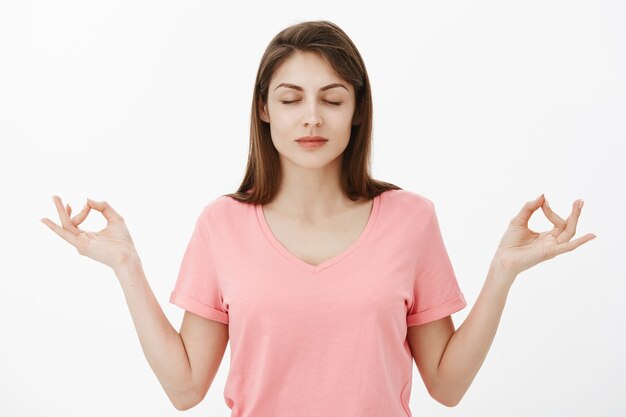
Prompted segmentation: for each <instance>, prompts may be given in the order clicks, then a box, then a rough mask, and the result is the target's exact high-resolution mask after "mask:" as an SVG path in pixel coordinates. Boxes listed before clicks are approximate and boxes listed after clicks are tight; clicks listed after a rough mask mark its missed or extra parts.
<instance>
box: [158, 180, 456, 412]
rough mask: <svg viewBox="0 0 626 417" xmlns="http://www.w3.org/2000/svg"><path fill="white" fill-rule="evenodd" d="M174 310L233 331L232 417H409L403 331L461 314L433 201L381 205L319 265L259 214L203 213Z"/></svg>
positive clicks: (224, 201)
mask: <svg viewBox="0 0 626 417" xmlns="http://www.w3.org/2000/svg"><path fill="white" fill-rule="evenodd" d="M170 302H172V303H173V304H175V305H177V306H180V307H182V308H184V309H186V310H188V311H190V312H192V313H195V314H198V315H200V316H203V317H206V318H207V319H211V320H217V321H219V322H222V323H227V324H228V328H229V343H230V368H229V374H228V379H227V382H226V387H225V389H224V399H225V401H226V404H227V406H228V407H229V408H231V417H322V416H324V417H327V416H342V417H348V416H349V417H355V416H358V417H370V416H371V417H386V416H390V417H403V416H404V417H406V416H411V412H410V410H409V398H410V395H411V384H412V370H413V363H414V362H413V357H412V355H411V351H410V349H409V345H408V341H407V339H406V335H407V328H408V327H409V326H414V325H418V324H422V323H427V322H430V321H433V320H437V319H440V318H443V317H446V316H448V315H450V314H452V313H455V312H457V311H459V310H461V309H462V308H464V307H465V306H466V302H465V298H464V296H463V294H462V292H461V291H460V289H459V286H458V283H457V280H456V277H455V274H454V271H453V269H452V265H451V263H450V259H449V258H448V254H447V251H446V249H445V246H444V243H443V239H442V236H441V232H440V229H439V223H438V220H437V216H436V213H435V209H434V204H433V202H432V201H430V200H428V199H427V198H425V197H422V196H420V195H418V194H415V193H413V192H410V191H406V190H389V191H385V192H384V193H382V194H380V195H378V196H376V197H375V198H374V203H373V206H372V212H371V214H370V219H369V221H368V223H367V226H366V227H365V229H364V230H363V232H362V234H361V235H360V237H359V238H358V239H357V241H355V242H354V243H353V244H352V245H351V246H350V247H349V248H347V249H346V250H345V251H343V252H342V253H340V254H339V255H337V256H335V257H333V258H332V259H329V260H327V261H325V262H323V263H321V264H319V265H317V266H313V265H310V264H308V263H306V262H304V261H302V260H301V259H299V258H297V257H296V256H294V255H293V254H291V253H290V252H289V251H288V250H287V249H286V248H285V247H283V246H282V245H281V244H280V242H279V241H278V240H277V239H276V238H275V237H274V235H273V234H272V232H271V230H270V228H269V226H268V224H267V223H266V221H265V217H264V216H263V211H262V208H261V205H251V204H245V203H240V202H238V201H236V200H234V199H232V198H230V197H226V196H220V197H218V198H216V199H215V200H213V201H211V202H209V203H208V204H207V205H205V206H204V208H203V209H202V211H201V213H200V215H199V218H198V220H197V222H196V224H195V229H194V231H193V234H192V236H191V240H190V242H189V244H188V246H187V249H186V251H185V254H184V257H183V261H182V264H181V267H180V272H179V275H178V279H177V281H176V285H175V288H174V290H173V292H172V294H171V298H170Z"/></svg>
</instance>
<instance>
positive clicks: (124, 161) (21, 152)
mask: <svg viewBox="0 0 626 417" xmlns="http://www.w3.org/2000/svg"><path fill="white" fill-rule="evenodd" d="M224 3H225V2H219V3H213V2H205V1H194V2H162V1H143V2H140V1H130V2H129V1H108V2H87V1H55V2H46V1H19V2H18V1H4V2H2V3H1V5H0V60H1V62H0V139H1V144H2V146H1V153H0V178H1V180H0V181H2V206H1V207H2V209H1V210H2V215H1V216H0V227H1V233H0V239H1V240H0V245H1V246H0V250H1V251H0V256H2V262H1V263H0V265H1V266H0V268H1V269H0V276H1V277H2V278H1V279H0V294H1V296H2V301H1V302H0V325H1V329H2V334H1V335H0V415H2V416H61V415H63V416H85V415H90V416H110V415H136V416H174V415H179V412H178V411H177V410H175V409H174V407H173V406H172V405H171V404H170V403H169V401H168V399H167V396H166V395H165V393H164V392H163V390H162V388H161V386H160V385H159V383H158V380H157V379H156V377H155V375H154V374H153V373H152V370H151V369H150V367H149V365H148V362H147V361H146V359H145V357H144V356H143V352H142V350H141V346H140V344H139V340H138V338H137V335H136V333H135V328H134V326H133V323H132V320H131V317H130V314H129V312H128V309H127V306H126V303H125V299H124V297H123V292H122V291H121V288H120V286H119V284H118V282H117V280H116V278H115V275H114V274H113V272H112V271H111V270H110V268H108V267H107V266H105V265H103V264H100V263H97V262H95V261H93V260H91V259H89V258H87V257H83V256H81V255H79V254H78V253H77V251H76V250H75V249H74V248H73V247H72V246H70V245H69V244H68V243H67V242H65V241H64V240H63V239H61V238H60V237H59V236H57V235H56V234H54V233H53V232H52V231H51V230H50V229H48V227H47V226H45V225H44V224H42V223H40V222H39V219H40V218H41V217H48V218H50V219H52V220H54V221H55V222H57V223H58V222H59V218H58V215H57V213H56V210H55V207H54V205H53V203H52V201H51V195H52V194H56V195H59V196H60V197H61V198H62V199H63V202H64V203H66V202H68V203H70V205H71V206H72V207H73V209H74V210H75V212H76V211H78V210H80V208H81V207H82V205H83V204H84V203H85V201H86V198H87V197H89V198H92V199H95V200H105V201H108V202H109V203H110V204H111V205H112V206H113V207H114V208H115V209H116V210H117V211H119V212H120V213H121V214H122V215H123V216H124V218H125V220H126V222H127V225H128V227H129V229H130V231H131V234H132V236H133V239H134V241H135V243H136V246H137V250H138V251H139V254H140V255H141V259H142V262H143V265H144V269H145V272H146V275H147V277H148V281H149V283H150V285H151V287H152V289H153V291H154V293H155V295H156V297H157V299H158V300H159V302H160V304H161V305H162V307H163V309H164V312H165V314H166V315H167V317H168V318H169V319H170V320H171V322H172V324H173V325H174V327H175V328H177V329H178V328H179V326H180V322H181V320H182V316H183V311H182V310H181V309H180V308H178V307H176V306H174V305H172V304H170V303H169V295H170V291H171V290H172V289H173V286H174V282H175V278H176V275H177V273H178V267H179V265H180V262H181V260H182V255H183V251H184V249H185V246H186V244H187V242H188V239H189V238H190V236H191V232H192V229H193V226H194V222H195V220H196V218H197V215H198V214H199V212H200V209H201V208H202V207H203V205H204V204H206V203H207V202H209V201H211V200H212V199H214V198H216V197H218V196H219V195H221V194H224V193H228V192H233V191H235V190H236V188H237V187H238V186H239V184H240V182H241V180H242V178H243V172H244V168H245V163H246V158H247V151H248V141H249V128H250V106H251V103H252V88H253V84H254V78H255V75H256V72H257V68H258V64H259V61H260V58H261V56H262V54H263V51H264V50H265V47H266V46H267V44H268V43H269V41H270V40H271V38H272V37H273V36H274V35H275V34H276V33H277V32H278V31H280V30H281V29H283V28H284V27H286V26H288V25H291V24H294V23H298V22H300V21H304V20H317V19H326V20H330V21H332V22H334V23H336V24H338V25H339V26H340V27H342V28H343V29H344V31H346V33H347V34H348V35H349V36H350V37H351V39H352V40H353V41H354V42H355V44H356V45H357V47H358V48H359V50H360V52H361V54H362V56H363V58H364V60H365V63H366V65H367V69H368V71H369V76H370V80H371V85H372V90H373V100H374V136H373V172H372V173H373V176H374V177H375V178H378V179H382V180H385V181H389V182H392V183H394V184H397V185H399V186H400V187H402V188H404V189H407V190H411V191H413V192H416V193H418V194H421V195H423V196H426V197H428V198H429V199H431V200H433V201H434V202H435V204H436V209H437V213H438V216H439V220H440V224H441V228H442V233H443V235H444V239H445V242H446V246H447V248H448V252H449V255H450V257H451V259H452V263H453V265H454V268H455V272H456V274H457V277H458V281H459V284H460V286H461V289H462V290H463V292H464V294H465V296H466V299H467V301H468V306H467V307H466V308H465V309H464V310H462V311H461V312H459V313H456V314H455V315H454V316H453V318H454V322H455V324H456V326H457V327H458V326H459V325H460V324H461V323H462V322H463V320H464V319H465V318H466V317H467V315H468V314H469V311H470V310H471V308H472V307H473V305H474V302H475V300H476V297H477V296H478V294H479V291H480V289H481V287H482V285H483V282H484V279H485V276H486V272H487V267H488V265H489V262H490V260H491V257H492V255H493V252H494V250H495V248H496V246H497V244H498V242H499V239H500V237H501V235H502V234H503V233H504V231H505V230H506V226H507V223H508V221H509V220H510V219H511V218H512V217H513V216H514V215H516V214H517V212H518V211H519V209H520V208H521V207H522V205H523V204H524V203H525V202H526V201H527V200H531V199H533V198H535V197H537V196H538V195H540V194H541V193H545V194H546V197H547V199H548V201H549V202H550V203H551V206H552V208H553V209H554V210H555V211H556V212H557V213H558V214H560V215H561V217H563V218H566V217H567V216H568V215H569V213H570V211H571V208H572V203H573V202H574V200H576V199H578V198H583V199H584V200H585V206H584V208H583V212H582V216H581V218H580V221H579V224H578V231H577V233H576V236H575V237H578V236H582V235H584V234H586V233H590V232H591V233H595V234H596V235H597V236H598V237H597V238H596V239H595V240H593V241H591V242H589V243H587V244H585V245H583V246H582V247H580V248H578V249H577V250H575V251H573V252H569V253H566V254H563V255H561V256H559V257H557V258H555V259H552V260H550V261H548V262H545V263H542V264H540V265H538V266H536V267H534V268H532V269H530V270H528V271H525V272H524V273H522V274H521V275H519V276H518V278H517V281H516V282H515V284H514V285H513V287H512V289H511V292H510V294H509V297H508V300H507V304H506V307H505V310H504V314H503V316H502V320H501V322H500V327H499V329H498V333H497V334H496V338H495V340H494V342H493V344H492V346H491V350H490V352H489V354H488V356H487V359H486V360H485V362H484V364H483V366H482V368H481V370H480V371H479V373H478V375H477V377H476V378H475V380H474V382H473V384H472V386H471V387H470V388H469V390H468V392H467V393H466V395H465V397H464V398H463V400H462V401H461V403H460V404H459V405H458V406H457V407H455V408H446V407H444V406H442V405H441V404H439V403H437V402H436V401H435V400H433V399H432V398H430V397H429V396H428V393H427V391H426V390H425V388H424V385H423V382H422V381H421V378H420V376H419V374H418V372H417V368H416V367H414V368H413V378H414V379H413V381H414V384H413V392H412V398H411V403H410V405H411V410H412V412H413V414H414V415H415V416H496V415H507V416H509V417H513V416H530V415H532V416H561V415H562V416H569V417H573V416H589V415H594V416H616V415H624V413H626V400H625V399H624V397H623V383H624V377H625V376H626V375H625V370H626V361H625V360H624V356H623V352H624V351H626V342H625V339H626V333H625V332H624V327H625V326H624V322H625V320H626V307H625V306H624V297H625V295H626V291H625V289H626V283H625V280H624V278H625V277H624V247H625V245H624V244H625V241H624V240H625V236H626V233H625V232H626V228H625V227H624V216H623V213H624V204H625V203H626V198H625V194H626V192H625V191H624V178H626V176H625V175H624V174H625V169H624V168H623V163H624V159H625V158H624V157H625V156H626V154H625V152H624V140H625V139H626V117H625V116H626V76H625V74H626V29H625V27H626V25H625V22H626V4H625V3H624V2H619V1H592V0H588V1H524V2H500V1H449V2H429V3H428V4H426V3H425V2H424V3H414V4H412V5H411V6H410V7H409V6H408V3H407V4H404V3H396V2H393V1H385V2H383V3H382V4H378V5H375V6H368V5H366V4H364V3H362V2H357V1H346V2H338V1H319V2H307V3H306V4H304V3H303V4H295V3H294V2H291V1H289V2H287V1H284V2H279V1H265V2H254V3H253V2H250V3H249V4H241V3H236V2H232V3H230V5H225V4H224ZM431 3H432V4H431ZM218 4H219V5H218ZM322 11H323V13H322ZM104 225H105V221H104V218H103V217H102V216H101V215H100V214H99V213H98V212H95V211H92V214H90V216H89V218H88V219H87V220H86V222H85V223H83V225H82V226H81V227H82V228H84V229H87V230H93V231H96V230H100V229H101V228H103V227H104ZM530 226H531V228H533V229H534V230H537V231H544V230H547V229H549V228H551V224H550V223H549V222H548V220H547V219H546V218H545V217H544V216H543V213H542V212H541V210H539V211H538V212H536V213H535V215H534V216H533V217H532V219H531V222H530ZM229 349H230V346H229V347H228V348H227V350H226V353H225V356H224V359H223V362H222V366H221V367H220V369H219V372H218V375H217V377H216V379H215V381H214V383H213V385H212V387H211V389H210V391H209V393H208V394H207V397H206V398H205V399H204V401H203V402H202V403H201V404H200V405H198V406H197V407H195V408H193V409H191V410H189V411H187V412H186V414H185V415H188V416H229V410H228V408H227V407H226V405H225V403H224V401H223V389H224V384H225V381H226V376H227V374H228V363H229V360H230V355H229ZM346 417H348V416H346ZM349 417H352V416H349Z"/></svg>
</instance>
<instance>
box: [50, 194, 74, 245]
mask: <svg viewBox="0 0 626 417" xmlns="http://www.w3.org/2000/svg"><path fill="white" fill-rule="evenodd" d="M52 201H53V202H54V204H55V205H56V208H57V211H58V212H59V218H60V219H61V224H62V225H63V228H64V229H66V230H68V231H70V232H71V233H73V234H75V235H77V234H78V233H80V232H79V231H78V229H76V226H74V225H73V224H72V222H71V221H70V218H69V217H68V216H67V212H66V211H65V209H64V208H63V203H62V202H61V198H60V197H58V196H56V195H53V196H52Z"/></svg>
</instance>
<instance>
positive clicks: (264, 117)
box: [259, 97, 270, 123]
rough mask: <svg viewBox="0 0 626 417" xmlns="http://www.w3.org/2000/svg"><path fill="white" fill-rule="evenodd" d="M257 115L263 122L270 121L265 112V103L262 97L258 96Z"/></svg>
mask: <svg viewBox="0 0 626 417" xmlns="http://www.w3.org/2000/svg"><path fill="white" fill-rule="evenodd" d="M259 115H260V117H261V120H263V121H264V122H265V123H269V122H270V116H269V113H268V112H267V104H265V103H263V99H262V98H260V97H259Z"/></svg>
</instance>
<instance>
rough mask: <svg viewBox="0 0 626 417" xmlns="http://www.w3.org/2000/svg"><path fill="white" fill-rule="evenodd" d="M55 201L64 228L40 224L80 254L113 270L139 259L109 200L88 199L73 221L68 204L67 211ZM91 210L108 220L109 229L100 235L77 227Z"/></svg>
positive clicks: (123, 223)
mask: <svg viewBox="0 0 626 417" xmlns="http://www.w3.org/2000/svg"><path fill="white" fill-rule="evenodd" d="M52 200H53V201H54V204H55V205H56V208H57V211H58V212H59V217H60V218H61V224H62V227H61V226H59V225H57V224H55V223H54V222H52V221H51V220H49V219H47V218H45V217H44V218H43V219H41V222H42V223H44V224H45V225H47V226H48V227H49V228H50V229H52V231H54V232H55V233H56V234H57V235H59V236H61V237H62V238H63V239H65V240H66V241H67V242H68V243H69V244H71V245H72V246H74V247H75V248H76V250H77V251H78V253H80V254H81V255H84V256H87V257H89V258H92V259H94V260H96V261H98V262H101V263H103V264H105V265H108V266H110V267H111V268H113V270H117V269H118V268H121V267H123V266H125V265H127V263H128V262H129V261H133V260H137V259H138V258H139V257H138V256H137V252H136V250H135V245H134V243H133V239H132V238H131V237H130V233H129V232H128V229H127V228H126V223H125V222H124V219H123V218H122V216H120V215H119V214H118V213H117V212H116V211H115V210H114V209H113V207H111V206H110V205H109V204H108V203H107V202H106V201H93V200H90V199H87V204H85V206H84V207H83V209H82V211H81V212H80V213H78V214H77V215H75V216H74V217H72V218H70V217H69V216H70V215H71V214H72V209H71V207H70V206H69V204H68V205H67V206H66V207H65V208H64V207H63V203H62V202H61V198H60V197H57V196H52ZM92 208H93V209H95V210H97V211H99V212H101V213H102V214H103V215H104V217H105V218H106V220H107V226H106V227H105V228H104V229H102V230H100V231H99V232H86V231H84V230H81V229H79V228H78V225H79V224H81V223H82V222H83V221H84V220H85V219H86V218H87V215H88V214H89V211H90V210H91V209H92Z"/></svg>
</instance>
